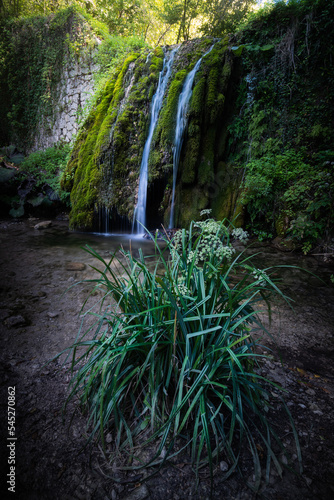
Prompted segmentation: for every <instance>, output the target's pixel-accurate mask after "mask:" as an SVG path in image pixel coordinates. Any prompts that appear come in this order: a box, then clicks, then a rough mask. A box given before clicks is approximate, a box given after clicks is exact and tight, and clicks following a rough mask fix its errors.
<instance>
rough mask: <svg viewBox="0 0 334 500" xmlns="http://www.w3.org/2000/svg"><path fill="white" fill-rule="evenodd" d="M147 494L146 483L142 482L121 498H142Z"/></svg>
mask: <svg viewBox="0 0 334 500" xmlns="http://www.w3.org/2000/svg"><path fill="white" fill-rule="evenodd" d="M148 495H149V491H148V488H147V486H146V484H142V485H141V486H139V488H136V489H135V490H133V491H131V493H129V494H127V495H125V496H124V497H123V500H144V498H147V497H148Z"/></svg>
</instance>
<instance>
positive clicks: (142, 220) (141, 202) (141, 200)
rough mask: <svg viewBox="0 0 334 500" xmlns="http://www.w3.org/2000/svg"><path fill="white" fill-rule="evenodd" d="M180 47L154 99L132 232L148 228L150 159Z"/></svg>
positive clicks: (165, 65)
mask: <svg viewBox="0 0 334 500" xmlns="http://www.w3.org/2000/svg"><path fill="white" fill-rule="evenodd" d="M177 50H178V47H176V48H175V49H173V50H172V51H171V53H170V55H169V57H168V59H167V55H166V56H165V59H164V63H163V68H162V70H161V72H160V74H159V82H158V87H157V91H156V93H155V94H154V96H153V99H152V111H151V121H150V128H149V132H148V137H147V139H146V143H145V147H144V152H143V157H142V160H141V165H140V174H139V188H138V201H137V205H136V208H135V212H134V216H133V224H132V232H136V233H138V234H139V233H142V232H143V227H142V226H146V202H147V182H148V158H149V154H150V149H151V142H152V138H153V132H154V130H155V127H156V124H157V122H158V118H159V113H160V109H161V106H162V101H163V97H164V94H165V91H166V87H167V83H168V80H169V77H170V74H171V71H172V66H173V61H174V57H175V54H176V52H177Z"/></svg>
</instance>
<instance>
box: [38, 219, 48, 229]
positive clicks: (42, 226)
mask: <svg viewBox="0 0 334 500" xmlns="http://www.w3.org/2000/svg"><path fill="white" fill-rule="evenodd" d="M50 226H52V222H51V221H50V220H45V221H43V222H39V223H38V224H36V226H34V229H46V228H48V227H50Z"/></svg>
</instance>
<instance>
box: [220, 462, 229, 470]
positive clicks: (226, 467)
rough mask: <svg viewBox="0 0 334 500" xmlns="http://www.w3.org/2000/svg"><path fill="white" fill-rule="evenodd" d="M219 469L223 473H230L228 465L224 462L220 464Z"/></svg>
mask: <svg viewBox="0 0 334 500" xmlns="http://www.w3.org/2000/svg"><path fill="white" fill-rule="evenodd" d="M219 468H220V470H221V471H222V472H226V471H228V464H227V463H226V462H224V461H222V462H220V464H219Z"/></svg>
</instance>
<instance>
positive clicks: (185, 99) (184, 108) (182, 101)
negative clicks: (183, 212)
mask: <svg viewBox="0 0 334 500" xmlns="http://www.w3.org/2000/svg"><path fill="white" fill-rule="evenodd" d="M213 47H214V46H213V45H212V46H211V47H210V49H209V50H208V51H207V52H206V53H205V54H204V55H203V56H202V57H201V58H200V59H199V60H198V61H197V63H196V64H195V66H194V68H193V69H192V70H191V71H190V73H188V75H187V77H186V79H185V81H184V84H183V88H182V92H181V94H180V96H179V102H178V106H177V115H176V129H175V139H174V147H173V191H172V205H171V209H170V218H169V228H170V229H172V228H173V227H174V211H175V187H176V178H177V170H178V167H179V161H180V155H181V149H182V144H183V138H184V131H185V129H186V126H187V123H188V116H187V112H188V106H189V101H190V97H191V95H192V86H193V83H194V78H195V75H196V73H197V71H198V69H199V67H200V65H201V62H202V59H203V57H205V56H206V55H207V54H209V52H211V50H212V49H213Z"/></svg>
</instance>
